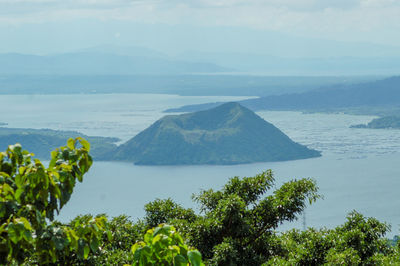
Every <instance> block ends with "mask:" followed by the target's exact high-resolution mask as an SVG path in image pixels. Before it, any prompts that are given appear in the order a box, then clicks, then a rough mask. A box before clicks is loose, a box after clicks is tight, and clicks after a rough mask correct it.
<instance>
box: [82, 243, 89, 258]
mask: <svg viewBox="0 0 400 266" xmlns="http://www.w3.org/2000/svg"><path fill="white" fill-rule="evenodd" d="M83 252H84V253H83V258H84V259H87V258H88V256H89V252H90V248H89V246H88V245H85V248H84V249H83Z"/></svg>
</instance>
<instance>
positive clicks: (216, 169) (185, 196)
mask: <svg viewBox="0 0 400 266" xmlns="http://www.w3.org/2000/svg"><path fill="white" fill-rule="evenodd" d="M238 99H242V98H240V97H183V96H176V95H150V94H126V95H118V94H115V95H64V96H63V95H36V96H0V106H1V107H2V109H3V112H2V113H1V114H0V122H7V123H9V125H8V126H9V127H32V128H52V129H64V130H78V131H81V132H83V133H85V134H89V135H100V136H116V137H120V138H121V139H122V140H127V139H128V138H130V137H132V136H134V135H135V134H137V133H138V132H139V131H141V130H143V129H144V128H146V127H147V126H149V125H150V124H151V123H153V122H154V121H155V120H156V119H158V118H160V117H161V116H163V114H162V112H161V111H162V110H164V109H166V108H171V107H177V106H180V105H183V104H193V103H202V102H208V101H220V100H238ZM4 110H7V112H4ZM258 114H259V115H260V116H262V117H263V118H264V119H266V120H267V121H269V122H271V123H273V124H275V125H276V126H277V127H279V128H280V129H281V130H282V131H284V132H285V133H286V134H287V135H289V137H291V138H292V139H294V140H295V141H298V142H300V143H302V144H305V145H308V146H310V147H312V148H315V149H318V150H321V151H322V153H323V156H322V157H320V158H315V159H308V160H298V161H289V162H277V163H257V164H247V165H236V166H162V167H160V166H157V167H153V166H135V165H133V164H128V163H115V162H95V163H94V166H93V167H92V169H91V170H90V173H89V174H88V175H87V176H86V177H85V179H84V182H83V183H82V184H79V185H78V186H77V187H76V189H75V192H74V194H73V196H72V199H71V201H70V202H69V203H68V205H67V206H66V207H65V208H64V209H63V210H62V212H61V215H60V216H59V219H61V220H64V221H66V220H68V219H70V218H72V217H74V216H75V215H77V214H83V213H93V214H97V213H107V214H109V215H110V216H115V215H119V214H123V213H124V214H128V215H130V216H132V217H133V218H134V219H135V218H140V217H142V216H143V214H144V210H143V206H144V204H145V203H147V202H149V201H151V200H154V199H155V198H156V197H158V198H167V197H171V198H173V199H174V200H176V201H177V202H179V203H181V204H183V205H184V206H187V207H194V205H193V203H192V201H191V199H190V196H191V194H192V193H197V192H199V191H200V189H208V188H216V189H218V188H220V187H221V186H222V185H223V184H224V183H225V182H226V181H227V180H228V179H229V177H232V176H235V175H237V176H252V175H255V174H257V173H259V172H261V171H263V170H266V169H273V171H274V173H275V177H276V181H277V186H279V184H281V183H282V182H285V181H288V180H290V179H292V178H302V177H312V178H315V179H316V180H317V183H318V186H319V187H320V193H321V194H323V196H324V199H323V200H319V201H318V202H317V203H315V204H314V205H312V206H310V207H309V208H308V209H307V211H306V223H307V226H315V227H320V226H322V225H325V226H327V227H332V226H335V225H338V224H341V223H343V222H344V220H345V215H346V214H347V213H348V212H349V211H351V210H353V209H355V210H358V211H360V212H361V213H363V214H365V215H367V216H374V217H377V218H378V219H380V220H382V221H386V222H389V223H390V224H392V228H393V230H392V233H391V234H390V235H393V234H398V233H399V230H398V224H399V223H400V211H399V210H398V206H400V197H398V193H397V192H398V189H399V188H400V168H399V167H398V164H399V162H400V152H399V151H400V130H373V129H351V128H349V126H350V125H352V124H360V123H366V122H369V121H370V120H371V119H372V118H373V117H371V116H353V115H345V114H301V113H299V112H259V113H258ZM289 227H298V228H301V227H302V219H300V220H299V221H298V222H295V223H291V224H287V225H284V226H283V227H282V229H285V228H289Z"/></svg>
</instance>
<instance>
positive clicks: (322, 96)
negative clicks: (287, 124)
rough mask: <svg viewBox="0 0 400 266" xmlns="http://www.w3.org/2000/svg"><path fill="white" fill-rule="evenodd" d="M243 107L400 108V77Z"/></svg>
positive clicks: (253, 102)
mask: <svg viewBox="0 0 400 266" xmlns="http://www.w3.org/2000/svg"><path fill="white" fill-rule="evenodd" d="M220 104H221V103H208V104H201V105H188V106H183V107H181V108H175V109H169V110H166V112H193V111H199V110H205V109H209V108H213V107H215V106H218V105H220ZM240 104H242V105H243V106H245V107H247V108H249V109H251V110H253V111H260V110H302V111H317V110H338V109H341V108H358V107H366V108H374V107H387V108H398V107H400V76H396V77H391V78H387V79H383V80H378V81H373V82H366V83H360V84H355V85H340V86H333V87H327V88H323V89H317V90H312V91H309V92H303V93H293V94H285V95H276V96H266V97H260V98H257V99H249V100H243V101H240Z"/></svg>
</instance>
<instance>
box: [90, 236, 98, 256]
mask: <svg viewBox="0 0 400 266" xmlns="http://www.w3.org/2000/svg"><path fill="white" fill-rule="evenodd" d="M90 248H91V249H92V251H93V253H94V252H97V251H98V249H99V240H98V239H97V237H93V238H92V240H91V241H90Z"/></svg>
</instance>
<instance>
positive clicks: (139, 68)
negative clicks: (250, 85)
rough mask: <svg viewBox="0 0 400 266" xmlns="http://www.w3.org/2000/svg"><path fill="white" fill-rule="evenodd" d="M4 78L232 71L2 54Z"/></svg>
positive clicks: (103, 56)
mask: <svg viewBox="0 0 400 266" xmlns="http://www.w3.org/2000/svg"><path fill="white" fill-rule="evenodd" d="M0 62H1V64H0V74H2V75H15V74H25V75H44V74H47V75H132V74H185V73H186V74H187V73H214V72H226V71H232V69H230V68H225V67H221V66H217V65H216V64H213V63H206V62H201V63H196V62H185V61H182V60H172V59H170V58H161V57H146V56H138V55H137V56H127V55H119V54H113V53H103V52H94V51H90V50H89V51H86V52H73V53H65V54H55V55H46V56H39V55H26V54H15V53H9V54H0Z"/></svg>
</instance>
